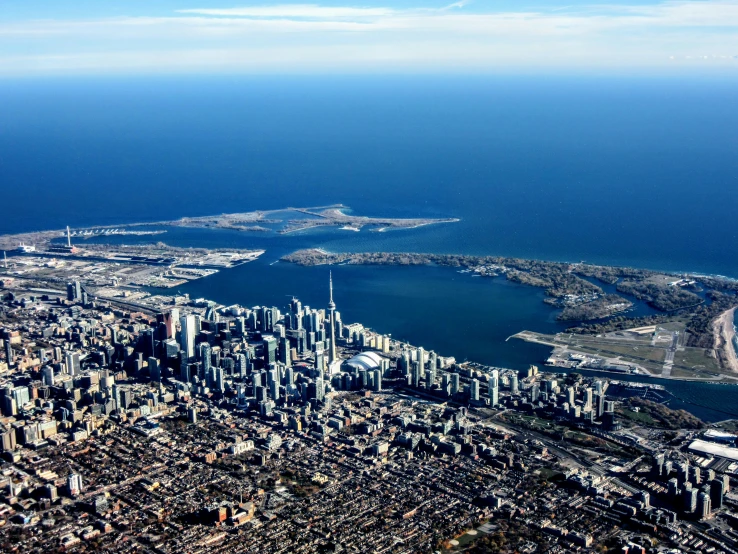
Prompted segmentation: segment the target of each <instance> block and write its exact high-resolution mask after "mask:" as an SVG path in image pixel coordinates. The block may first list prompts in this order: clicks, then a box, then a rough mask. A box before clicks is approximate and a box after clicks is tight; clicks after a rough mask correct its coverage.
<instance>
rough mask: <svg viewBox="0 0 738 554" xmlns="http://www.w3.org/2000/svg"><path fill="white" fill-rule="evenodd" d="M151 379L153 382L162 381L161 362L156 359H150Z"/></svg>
mask: <svg viewBox="0 0 738 554" xmlns="http://www.w3.org/2000/svg"><path fill="white" fill-rule="evenodd" d="M149 377H150V378H151V380H152V381H161V368H160V367H159V360H158V359H156V358H155V357H153V356H151V357H149Z"/></svg>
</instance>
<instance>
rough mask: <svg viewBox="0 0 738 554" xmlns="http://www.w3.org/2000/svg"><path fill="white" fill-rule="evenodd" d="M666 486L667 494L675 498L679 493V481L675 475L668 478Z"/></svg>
mask: <svg viewBox="0 0 738 554" xmlns="http://www.w3.org/2000/svg"><path fill="white" fill-rule="evenodd" d="M668 488H669V496H671V497H672V498H675V497H676V496H677V495H678V494H679V481H677V479H676V477H672V478H671V479H669V483H668Z"/></svg>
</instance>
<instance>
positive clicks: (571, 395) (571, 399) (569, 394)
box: [566, 387, 575, 406]
mask: <svg viewBox="0 0 738 554" xmlns="http://www.w3.org/2000/svg"><path fill="white" fill-rule="evenodd" d="M574 400H575V395H574V387H568V388H567V389H566V401H567V402H568V403H569V406H574Z"/></svg>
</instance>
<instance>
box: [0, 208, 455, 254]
mask: <svg viewBox="0 0 738 554" xmlns="http://www.w3.org/2000/svg"><path fill="white" fill-rule="evenodd" d="M346 210H349V207H348V206H344V205H343V204H333V205H330V206H317V207H307V208H291V207H290V208H281V209H278V210H255V211H251V212H238V213H226V214H220V215H206V216H196V217H182V218H180V219H173V220H165V221H150V222H139V223H123V224H117V225H98V226H91V227H83V228H73V229H58V230H49V231H33V232H27V233H18V234H12V235H2V236H0V249H2V250H12V249H15V248H18V247H20V246H26V245H31V246H33V247H35V249H37V250H41V249H44V248H47V247H48V246H49V245H50V244H52V243H53V242H55V241H58V240H59V239H63V238H67V237H74V238H75V239H79V238H82V239H89V238H93V237H100V236H103V237H104V236H109V235H148V234H158V233H163V232H165V230H162V229H158V230H155V231H139V230H133V228H138V227H159V228H161V227H186V228H194V229H225V230H231V231H251V232H274V233H277V234H287V233H294V232H296V231H306V230H309V229H315V228H325V227H338V228H341V229H347V230H351V231H360V230H361V229H363V228H369V229H371V230H374V231H385V230H387V229H413V228H416V227H422V226H425V225H436V224H440V223H454V222H458V221H459V220H458V219H456V218H440V219H432V218H391V217H367V216H358V215H351V214H348V213H346Z"/></svg>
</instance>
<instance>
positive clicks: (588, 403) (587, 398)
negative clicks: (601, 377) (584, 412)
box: [584, 387, 593, 410]
mask: <svg viewBox="0 0 738 554" xmlns="http://www.w3.org/2000/svg"><path fill="white" fill-rule="evenodd" d="M592 401H593V396H592V387H587V388H586V389H584V407H585V409H590V410H591V409H592Z"/></svg>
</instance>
